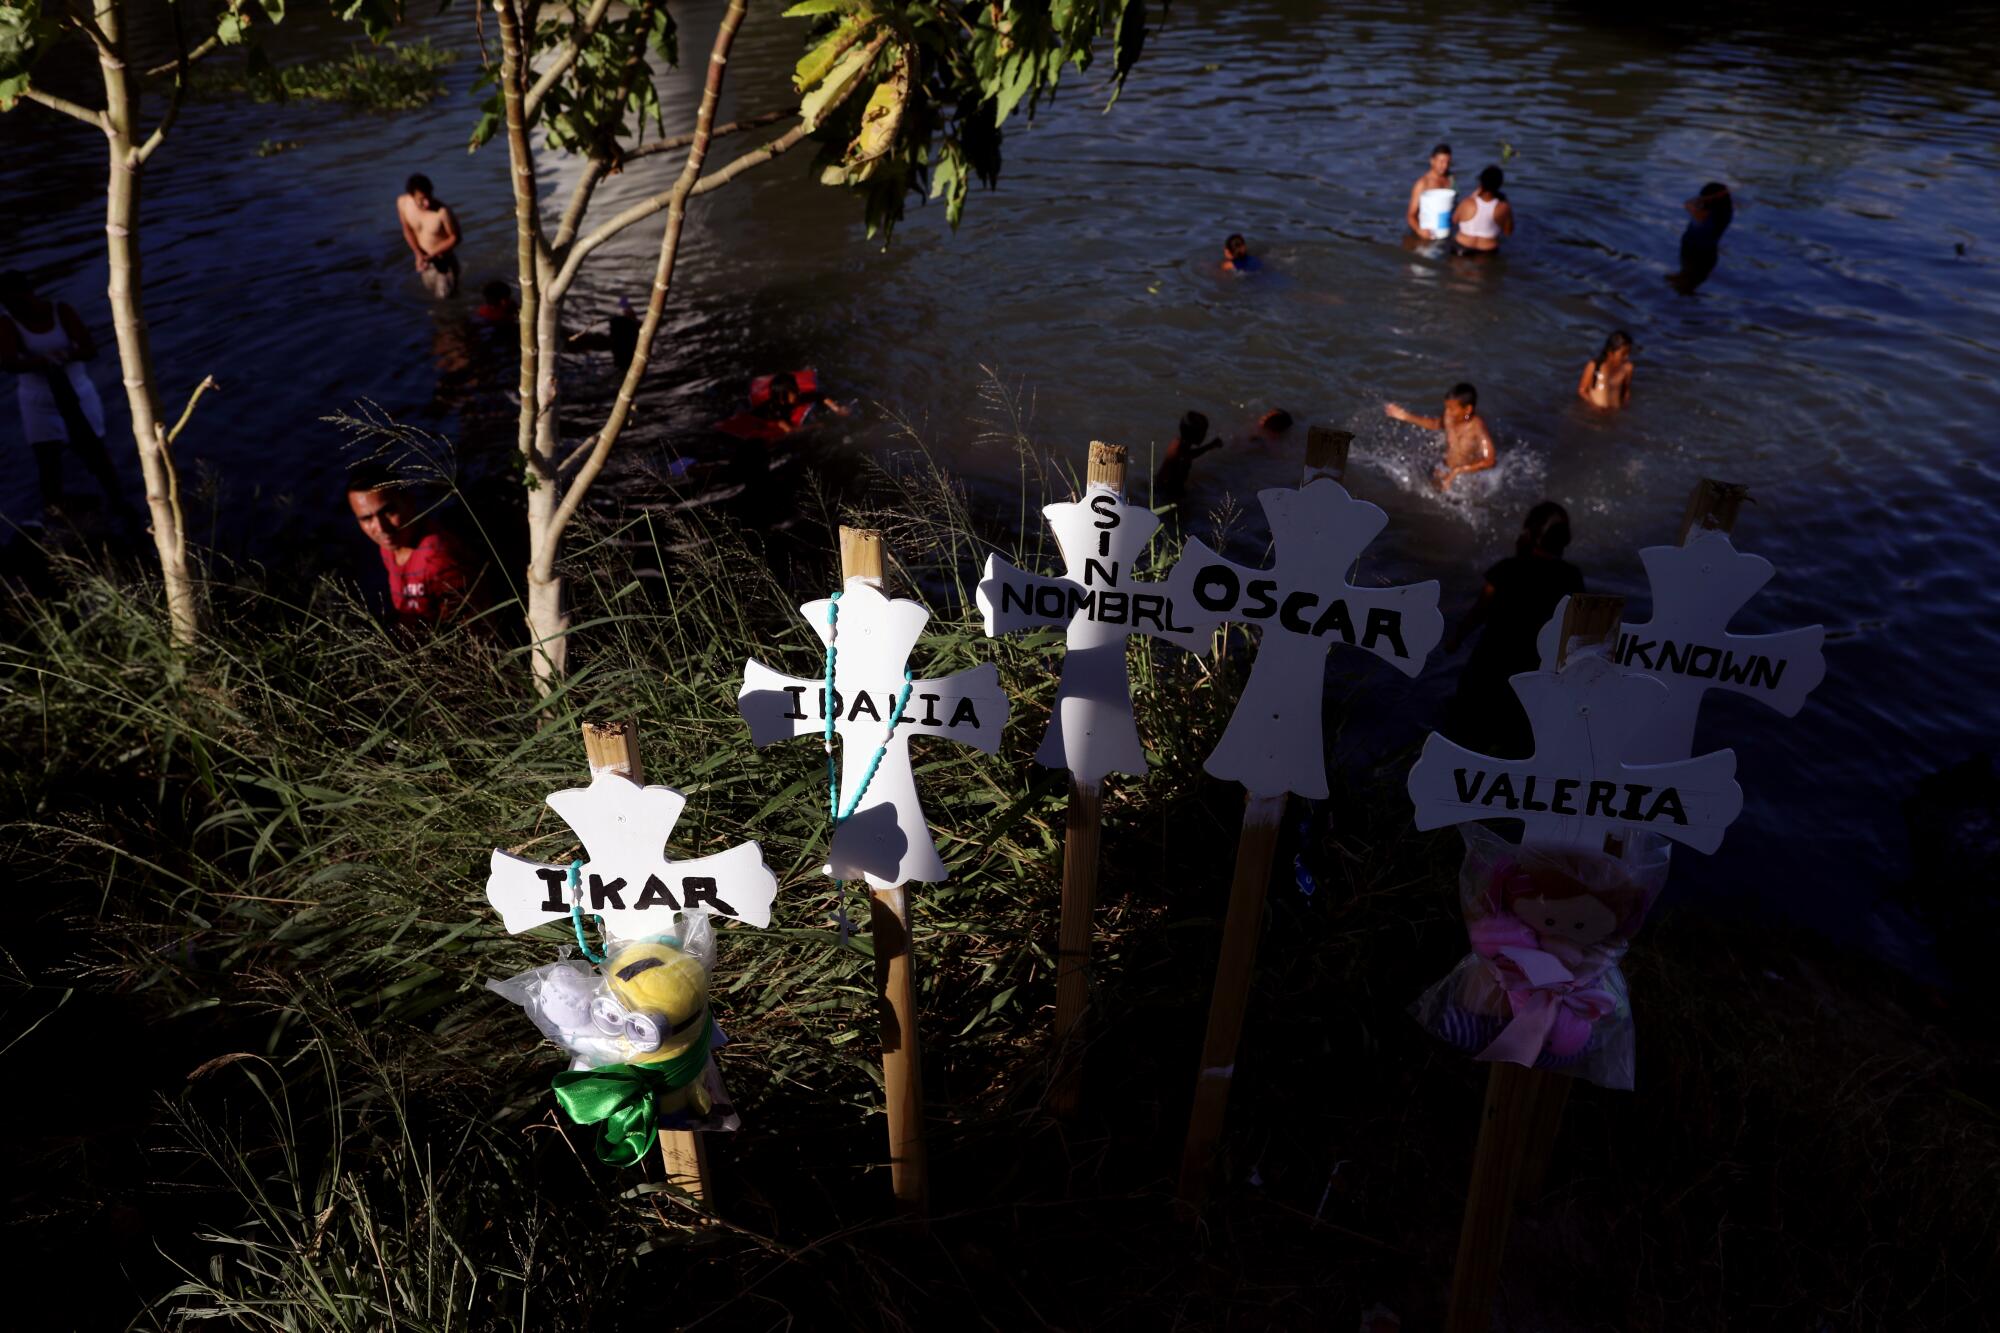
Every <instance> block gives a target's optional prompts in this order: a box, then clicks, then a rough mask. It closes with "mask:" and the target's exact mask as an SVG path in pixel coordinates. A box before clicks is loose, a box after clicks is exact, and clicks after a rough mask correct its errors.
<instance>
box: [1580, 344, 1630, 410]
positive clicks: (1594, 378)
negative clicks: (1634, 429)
mask: <svg viewBox="0 0 2000 1333" xmlns="http://www.w3.org/2000/svg"><path fill="white" fill-rule="evenodd" d="M1638 354H1639V348H1638V347H1637V345H1635V344H1634V343H1633V341H1632V335H1631V334H1629V333H1627V332H1625V330H1623V329H1618V330H1616V331H1614V332H1613V333H1612V334H1611V336H1610V337H1608V338H1606V339H1605V340H1604V347H1603V349H1602V350H1601V351H1599V352H1598V354H1597V355H1596V356H1595V357H1592V358H1591V359H1590V360H1589V361H1588V362H1586V363H1585V364H1584V367H1583V378H1582V379H1579V380H1578V381H1577V382H1576V396H1577V397H1579V398H1581V399H1583V401H1584V402H1586V403H1589V404H1590V405H1591V406H1592V407H1596V408H1602V409H1603V410H1605V411H1607V412H1615V411H1617V410H1618V409H1619V408H1621V407H1623V406H1625V404H1627V403H1629V402H1631V401H1632V358H1633V357H1635V356H1637V355H1638Z"/></svg>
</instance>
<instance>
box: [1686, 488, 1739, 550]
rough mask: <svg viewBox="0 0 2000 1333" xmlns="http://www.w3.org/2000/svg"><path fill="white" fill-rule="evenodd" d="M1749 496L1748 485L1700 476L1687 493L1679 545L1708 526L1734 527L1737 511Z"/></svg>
mask: <svg viewBox="0 0 2000 1333" xmlns="http://www.w3.org/2000/svg"><path fill="white" fill-rule="evenodd" d="M1749 498H1750V488H1749V487H1748V486H1739V485H1737V484H1736V483H1734V482H1728V481H1711V480H1710V479H1709V478H1707V477H1703V478H1702V479H1701V480H1700V481H1698V482H1696V483H1695V486H1694V491H1693V493H1692V494H1690V495H1689V496H1688V507H1687V513H1686V514H1685V515H1683V516H1682V518H1681V537H1680V545H1682V546H1686V545H1687V540H1688V538H1689V537H1691V536H1693V535H1694V534H1695V533H1697V532H1702V531H1706V530H1708V529H1710V528H1714V529H1718V530H1720V531H1722V532H1731V531H1734V530H1735V527H1736V511H1737V510H1738V509H1741V508H1742V507H1743V502H1744V501H1745V500H1748V499H1749Z"/></svg>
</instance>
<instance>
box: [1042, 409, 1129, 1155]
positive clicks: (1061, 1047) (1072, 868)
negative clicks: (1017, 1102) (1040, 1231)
mask: <svg viewBox="0 0 2000 1333" xmlns="http://www.w3.org/2000/svg"><path fill="white" fill-rule="evenodd" d="M1083 479H1084V484H1085V485H1086V486H1109V487H1111V488H1112V489H1113V490H1115V491H1117V492H1118V496H1119V498H1120V499H1123V498H1124V496H1125V449H1124V446H1122V445H1116V444H1106V443H1104V442H1103V441H1102V440H1092V441H1091V442H1090V454H1089V457H1088V459H1087V460H1086V461H1085V463H1084V473H1083ZM1100 797H1101V793H1100V789H1099V788H1098V786H1097V785H1096V784H1095V783H1091V784H1088V785H1086V784H1083V783H1079V782H1077V781H1076V780H1075V779H1074V778H1072V779H1071V780H1070V784H1069V812H1068V819H1067V821H1066V827H1065V829H1064V832H1063V878H1062V924H1061V926H1060V928H1059V931H1058V933H1057V936H1056V1076H1055V1082H1054V1083H1053V1084H1052V1085H1051V1086H1050V1088H1049V1110H1050V1111H1052V1112H1053V1113H1054V1114H1056V1115H1057V1116H1060V1117H1063V1118H1065V1119H1067V1118H1068V1117H1070V1116H1073V1115H1075V1114H1076V1109H1077V1107H1078V1105H1080V1104H1081V1102H1082V1100H1083V1048H1084V1038H1085V1031H1086V1019H1087V1015H1088V1011H1089V1008H1090V940H1091V936H1092V934H1093V933H1094V929H1093V927H1094V925H1095V917H1096V912H1097V866H1098V846H1099V841H1100V835H1101V833H1102V830H1103V813H1104V806H1103V802H1102V800H1101V799H1100Z"/></svg>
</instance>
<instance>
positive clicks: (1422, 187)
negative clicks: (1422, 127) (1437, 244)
mask: <svg viewBox="0 0 2000 1333" xmlns="http://www.w3.org/2000/svg"><path fill="white" fill-rule="evenodd" d="M1451 188H1452V184H1451V145H1450V144H1448V143H1441V144H1439V145H1438V146H1437V147H1435V148H1433V149H1431V161H1430V166H1429V167H1427V168H1426V169H1425V170H1424V174H1423V175H1421V176H1419V177H1417V183H1416V184H1415V185H1412V186H1411V187H1410V204H1409V207H1408V208H1406V209H1404V210H1403V222H1404V224H1405V225H1406V226H1408V227H1409V229H1410V232H1411V234H1412V235H1415V236H1418V237H1421V238H1422V239H1424V240H1426V241H1441V240H1443V239H1444V237H1445V233H1443V232H1437V233H1432V232H1428V231H1425V230H1424V227H1423V222H1422V220H1421V218H1420V216H1419V213H1418V206H1419V205H1421V204H1422V203H1423V198H1424V193H1425V191H1427V190H1449V189H1451Z"/></svg>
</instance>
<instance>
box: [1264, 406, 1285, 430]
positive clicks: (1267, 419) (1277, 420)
mask: <svg viewBox="0 0 2000 1333" xmlns="http://www.w3.org/2000/svg"><path fill="white" fill-rule="evenodd" d="M1257 424H1258V425H1260V426H1262V427H1263V428H1264V429H1265V430H1268V431H1281V430H1290V429H1291V428H1292V414H1291V413H1290V412H1287V411H1286V410H1285V409H1284V408H1282V407H1274V408H1272V409H1271V410H1270V411H1268V412H1266V413H1265V414H1264V415H1263V416H1262V417H1260V418H1258V420H1257Z"/></svg>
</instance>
